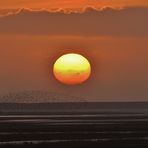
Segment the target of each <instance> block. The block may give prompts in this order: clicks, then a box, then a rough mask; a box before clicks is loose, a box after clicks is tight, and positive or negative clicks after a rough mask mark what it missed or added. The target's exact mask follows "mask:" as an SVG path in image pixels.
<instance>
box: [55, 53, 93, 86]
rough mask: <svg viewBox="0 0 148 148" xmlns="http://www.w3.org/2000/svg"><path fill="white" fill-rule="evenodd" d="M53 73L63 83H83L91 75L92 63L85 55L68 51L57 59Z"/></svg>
mask: <svg viewBox="0 0 148 148" xmlns="http://www.w3.org/2000/svg"><path fill="white" fill-rule="evenodd" d="M53 73H54V76H55V78H56V79H57V80H58V81H60V82H61V83H63V84H69V85H76V84H81V83H83V82H85V81H86V80H87V79H88V78H89V77H90V74H91V65H90V62H89V61H88V60H87V59H86V58H85V57H84V56H82V55H80V54H76V53H68V54H64V55H63V56H61V57H59V58H58V59H57V60H56V62H55V63H54V67H53Z"/></svg>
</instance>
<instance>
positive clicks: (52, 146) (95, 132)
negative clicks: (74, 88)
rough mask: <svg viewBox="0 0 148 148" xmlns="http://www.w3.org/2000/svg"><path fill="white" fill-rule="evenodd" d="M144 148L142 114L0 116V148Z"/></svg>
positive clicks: (146, 123)
mask: <svg viewBox="0 0 148 148" xmlns="http://www.w3.org/2000/svg"><path fill="white" fill-rule="evenodd" d="M17 147H22V148H32V147H36V148H38V147H42V148H46V147H48V148H60V147H64V148H104V147H107V148H110V147H113V148H115V147H117V148H148V114H147V111H146V110H143V111H141V112H139V111H138V110H137V112H135V109H134V110H131V109H130V110H127V109H125V110H123V109H122V112H121V110H120V112H119V111H118V110H116V111H115V110H114V111H113V110H111V111H109V110H107V109H104V110H97V109H93V110H92V109H91V110H89V109H88V108H87V109H86V110H82V109H81V110H76V111H74V110H71V111H69V112H68V111H64V110H63V111H61V112H59V111H58V112H56V110H55V109H54V110H52V112H47V111H46V113H45V114H43V112H42V113H41V114H37V113H34V114H30V113H29V114H26V113H24V112H22V113H20V112H19V114H16V112H15V113H13V112H11V114H8V112H4V110H3V113H2V114H1V115H0V148H17Z"/></svg>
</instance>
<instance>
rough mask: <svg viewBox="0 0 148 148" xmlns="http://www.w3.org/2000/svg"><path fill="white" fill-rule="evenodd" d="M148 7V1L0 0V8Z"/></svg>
mask: <svg viewBox="0 0 148 148" xmlns="http://www.w3.org/2000/svg"><path fill="white" fill-rule="evenodd" d="M90 5H91V6H95V7H104V6H112V7H122V6H148V0H0V8H22V7H28V8H47V9H50V8H82V7H86V6H90Z"/></svg>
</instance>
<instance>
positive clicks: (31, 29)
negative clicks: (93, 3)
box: [0, 7, 148, 37]
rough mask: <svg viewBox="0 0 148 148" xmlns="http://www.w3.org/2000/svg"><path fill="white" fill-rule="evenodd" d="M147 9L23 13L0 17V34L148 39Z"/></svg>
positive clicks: (90, 9) (23, 11) (29, 11)
mask: <svg viewBox="0 0 148 148" xmlns="http://www.w3.org/2000/svg"><path fill="white" fill-rule="evenodd" d="M147 26H148V8H141V7H139V8H138V7H137V8H136V7H135V8H134V7H133V8H124V9H121V10H115V9H111V8H105V9H103V10H95V9H92V8H89V9H87V10H86V11H85V12H83V13H70V14H66V13H64V12H63V11H59V12H49V11H31V10H25V9H23V10H21V11H20V12H19V13H17V14H16V13H14V14H11V15H8V16H3V17H1V18H0V34H2V33H4V34H5V33H8V34H24V35H70V36H74V35H76V36H128V37H132V36H134V37H148V29H147Z"/></svg>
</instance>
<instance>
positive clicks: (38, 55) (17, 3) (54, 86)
mask: <svg viewBox="0 0 148 148" xmlns="http://www.w3.org/2000/svg"><path fill="white" fill-rule="evenodd" d="M86 7H87V8H86ZM100 8H101V9H100ZM119 8H120V9H119ZM121 8H122V9H121ZM58 9H65V10H71V11H75V12H72V13H66V12H64V11H62V10H58ZM80 11H81V12H80ZM70 52H73V53H79V54H82V55H83V56H85V57H86V58H87V59H88V60H89V61H90V63H91V65H92V74H91V77H90V79H89V80H88V81H86V82H85V83H83V84H81V85H76V86H67V85H64V84H61V83H59V82H57V80H55V78H54V76H53V64H54V62H55V60H56V59H57V58H58V57H59V56H61V55H62V54H66V53H70ZM147 56H148V0H106V1H105V0H0V95H4V94H7V93H10V92H16V93H17V92H23V91H28V90H41V91H49V92H50V91H54V92H61V93H64V94H71V95H74V96H77V97H80V98H85V100H88V101H148V91H147V88H148V58H147Z"/></svg>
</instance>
